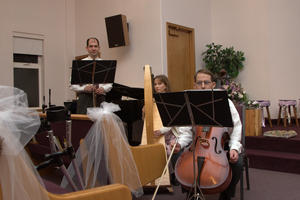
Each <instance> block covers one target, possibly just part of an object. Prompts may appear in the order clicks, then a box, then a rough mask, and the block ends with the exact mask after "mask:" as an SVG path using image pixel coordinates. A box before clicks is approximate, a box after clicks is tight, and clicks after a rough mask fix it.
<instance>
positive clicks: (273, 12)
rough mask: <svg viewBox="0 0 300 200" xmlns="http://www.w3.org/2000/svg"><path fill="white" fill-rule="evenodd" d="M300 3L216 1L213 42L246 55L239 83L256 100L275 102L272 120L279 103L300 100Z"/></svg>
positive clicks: (272, 104) (213, 17) (271, 0)
mask: <svg viewBox="0 0 300 200" xmlns="http://www.w3.org/2000/svg"><path fill="white" fill-rule="evenodd" d="M299 8H300V1H297V0H247V1H239V0H227V1H218V0H213V1H212V41H214V42H215V43H219V44H223V45H224V46H226V47H229V46H234V47H235V49H236V50H241V51H243V52H244V53H245V56H246V62H245V68H244V70H243V71H242V72H241V73H240V75H239V77H238V79H239V80H240V82H241V83H242V85H243V87H244V88H245V89H246V91H247V93H248V94H249V96H250V97H251V98H252V99H269V100H271V113H272V117H273V118H276V117H277V114H278V100H279V99H298V98H300V94H299V90H298V85H297V80H298V76H299V74H300V68H299V62H298V59H297V58H298V57H299V52H300V39H299V35H300V21H299V18H300V12H299Z"/></svg>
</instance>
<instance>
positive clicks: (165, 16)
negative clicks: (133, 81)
mask: <svg viewBox="0 0 300 200" xmlns="http://www.w3.org/2000/svg"><path fill="white" fill-rule="evenodd" d="M161 4H162V6H161V7H162V20H161V26H162V41H163V43H162V45H163V51H162V52H163V56H162V58H163V63H164V67H163V71H161V73H164V74H167V68H168V67H167V54H166V53H167V50H166V45H167V44H166V22H171V23H174V24H178V25H182V26H186V27H189V28H194V30H195V59H196V60H195V61H196V70H198V69H200V68H203V61H202V55H201V54H202V52H203V51H204V49H205V45H206V44H208V43H210V42H211V7H210V1H209V0H201V1H199V0H187V1H182V0H161Z"/></svg>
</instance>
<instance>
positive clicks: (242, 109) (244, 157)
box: [235, 105, 250, 200]
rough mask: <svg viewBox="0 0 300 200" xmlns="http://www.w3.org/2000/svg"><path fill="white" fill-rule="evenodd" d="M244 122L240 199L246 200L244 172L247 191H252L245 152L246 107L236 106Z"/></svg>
mask: <svg viewBox="0 0 300 200" xmlns="http://www.w3.org/2000/svg"><path fill="white" fill-rule="evenodd" d="M235 107H236V109H237V111H238V113H239V115H240V119H241V122H242V139H241V143H242V145H243V150H242V152H241V154H240V156H242V157H243V166H242V171H241V177H240V199H241V200H243V199H244V172H245V175H246V183H247V190H250V182H249V161H248V160H249V159H248V157H247V154H246V151H245V106H244V105H235Z"/></svg>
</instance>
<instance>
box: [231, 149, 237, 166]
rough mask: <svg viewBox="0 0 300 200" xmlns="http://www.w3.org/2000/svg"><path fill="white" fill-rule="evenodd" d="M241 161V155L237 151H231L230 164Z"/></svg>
mask: <svg viewBox="0 0 300 200" xmlns="http://www.w3.org/2000/svg"><path fill="white" fill-rule="evenodd" d="M238 159H239V153H238V152H237V151H236V150H235V149H231V150H230V151H229V162H231V163H236V162H237V161H238Z"/></svg>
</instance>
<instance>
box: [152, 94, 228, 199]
mask: <svg viewBox="0 0 300 200" xmlns="http://www.w3.org/2000/svg"><path fill="white" fill-rule="evenodd" d="M154 98H155V101H156V104H157V108H158V110H159V113H160V116H161V119H162V123H163V125H164V126H167V127H168V126H192V127H193V130H194V131H193V134H194V136H193V138H195V127H196V125H201V126H214V127H215V126H218V127H233V123H232V117H231V113H230V108H229V103H228V96H227V92H226V91H225V90H220V89H215V90H186V91H183V92H172V93H157V94H154ZM194 149H195V148H194V147H193V168H194V184H193V187H192V188H191V189H194V195H193V196H192V198H195V199H199V198H201V199H204V196H203V194H202V192H201V189H200V186H199V185H198V184H199V183H198V182H197V180H196V176H195V174H196V171H195V151H194ZM198 170H199V172H200V170H201V166H198ZM199 176H200V175H199ZM197 189H199V190H200V193H201V195H202V196H199V195H200V194H197Z"/></svg>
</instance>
